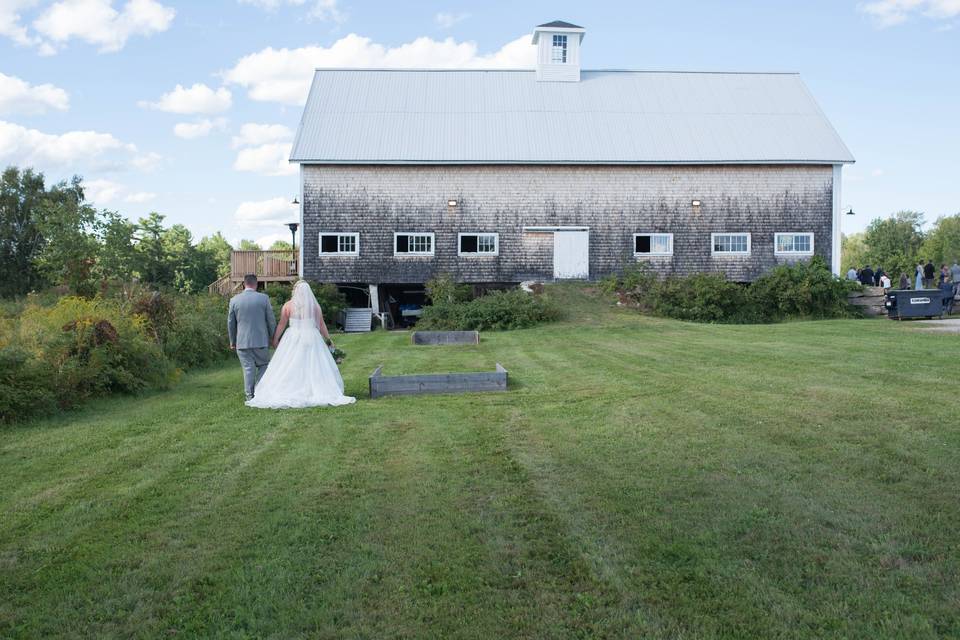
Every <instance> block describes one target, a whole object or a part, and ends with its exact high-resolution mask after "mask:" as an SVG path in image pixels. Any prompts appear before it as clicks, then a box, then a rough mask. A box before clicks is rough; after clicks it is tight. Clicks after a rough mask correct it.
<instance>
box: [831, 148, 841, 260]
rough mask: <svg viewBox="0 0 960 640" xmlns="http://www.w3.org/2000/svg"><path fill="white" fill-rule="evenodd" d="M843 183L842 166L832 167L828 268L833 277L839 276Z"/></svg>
mask: <svg viewBox="0 0 960 640" xmlns="http://www.w3.org/2000/svg"><path fill="white" fill-rule="evenodd" d="M842 182H843V165H842V164H835V165H833V237H832V238H830V241H831V242H830V266H831V270H832V271H833V275H835V276H839V275H840V247H841V244H840V238H841V235H840V220H841V219H842V217H843V211H841V207H842V205H841V204H840V203H841V200H840V195H841V194H840V189H841V186H842Z"/></svg>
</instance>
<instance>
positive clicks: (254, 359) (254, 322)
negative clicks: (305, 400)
mask: <svg viewBox="0 0 960 640" xmlns="http://www.w3.org/2000/svg"><path fill="white" fill-rule="evenodd" d="M276 328H277V319H276V317H275V316H274V315H273V307H272V306H270V298H269V297H268V296H266V295H265V294H262V293H257V292H256V291H253V290H251V289H244V291H243V293H239V294H237V295H235V296H233V298H231V299H230V311H229V312H228V313H227V333H228V334H230V344H231V345H235V346H236V348H237V357H238V358H239V359H240V366H242V367H243V389H244V392H245V393H246V395H247V400H249V399H251V398H252V397H253V391H254V388H255V387H256V386H257V383H258V382H260V377H261V376H263V372H264V371H266V370H267V364H268V363H269V362H270V349H269V347H270V339H271V338H272V337H273V332H274V331H275V330H276Z"/></svg>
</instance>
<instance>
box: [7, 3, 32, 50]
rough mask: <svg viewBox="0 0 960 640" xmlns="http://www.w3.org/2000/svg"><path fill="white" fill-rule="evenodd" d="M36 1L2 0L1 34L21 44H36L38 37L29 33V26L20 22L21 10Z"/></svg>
mask: <svg viewBox="0 0 960 640" xmlns="http://www.w3.org/2000/svg"><path fill="white" fill-rule="evenodd" d="M36 3H37V0H0V36H6V37H7V38H10V39H11V40H13V42H14V44H17V45H20V46H30V45H33V44H36V43H37V40H36V38H33V37H31V36H30V35H28V33H27V28H26V27H25V26H23V25H22V24H21V23H20V10H21V9H29V8H30V7H32V6H33V5H35V4H36Z"/></svg>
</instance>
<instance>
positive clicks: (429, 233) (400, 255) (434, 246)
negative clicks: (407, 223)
mask: <svg viewBox="0 0 960 640" xmlns="http://www.w3.org/2000/svg"><path fill="white" fill-rule="evenodd" d="M397 236H430V251H405V252H403V253H397ZM436 252H437V238H436V236H435V235H434V233H433V231H395V232H394V233H393V255H394V257H396V258H405V257H407V256H433V255H434V254H435V253H436Z"/></svg>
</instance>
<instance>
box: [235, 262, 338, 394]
mask: <svg viewBox="0 0 960 640" xmlns="http://www.w3.org/2000/svg"><path fill="white" fill-rule="evenodd" d="M288 324H289V328H287V325H288ZM284 329H287V332H286V333H284ZM281 336H283V339H282V340H281ZM325 341H326V342H327V343H329V344H330V346H331V347H332V346H333V342H332V341H331V340H330V333H329V332H328V331H327V325H326V323H325V322H324V321H323V311H322V310H321V309H320V305H319V304H318V303H317V299H316V298H315V297H314V295H313V291H312V290H311V289H310V285H309V284H308V283H306V282H304V281H302V280H301V281H300V282H298V283H297V284H296V286H294V287H293V295H292V296H291V297H290V300H289V301H288V302H286V303H285V304H284V305H283V309H282V310H281V311H280V323H279V324H277V330H276V333H275V334H274V336H273V346H274V347H276V349H277V351H276V353H274V354H273V358H272V359H271V360H270V365H269V366H268V367H267V371H266V373H264V374H263V378H261V379H260V382H258V383H257V386H256V390H255V392H254V397H253V399H252V400H247V406H248V407H258V408H261V409H285V408H301V407H333V406H339V405H344V404H351V403H353V402H356V398H352V397H350V396H345V395H343V378H341V377H340V370H339V369H337V363H336V362H334V361H333V356H332V355H331V354H330V350H329V349H328V348H327V345H326V344H325ZM278 343H279V347H278V346H277V344H278Z"/></svg>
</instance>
